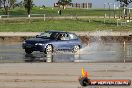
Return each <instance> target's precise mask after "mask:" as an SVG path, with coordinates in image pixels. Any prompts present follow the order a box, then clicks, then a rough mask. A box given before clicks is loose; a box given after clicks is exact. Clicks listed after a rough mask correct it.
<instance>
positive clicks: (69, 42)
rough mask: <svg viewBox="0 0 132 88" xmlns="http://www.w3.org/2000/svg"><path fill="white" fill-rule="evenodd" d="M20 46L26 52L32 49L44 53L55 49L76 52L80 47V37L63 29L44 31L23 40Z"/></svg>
mask: <svg viewBox="0 0 132 88" xmlns="http://www.w3.org/2000/svg"><path fill="white" fill-rule="evenodd" d="M22 48H23V49H25V52H26V53H27V54H31V53H32V52H33V51H40V52H44V53H45V54H47V53H51V52H55V51H57V50H71V51H72V52H78V51H79V50H80V48H82V42H81V39H80V38H79V37H78V36H77V35H76V34H75V33H70V32H64V31H45V32H43V33H41V34H40V35H36V37H34V38H30V39H27V40H25V41H24V42H23V44H22Z"/></svg>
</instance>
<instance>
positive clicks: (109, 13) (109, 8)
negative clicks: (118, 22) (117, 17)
mask: <svg viewBox="0 0 132 88" xmlns="http://www.w3.org/2000/svg"><path fill="white" fill-rule="evenodd" d="M108 6H109V18H110V3H108Z"/></svg>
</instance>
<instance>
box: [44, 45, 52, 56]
mask: <svg viewBox="0 0 132 88" xmlns="http://www.w3.org/2000/svg"><path fill="white" fill-rule="evenodd" d="M52 52H53V47H52V45H47V46H46V49H45V53H46V54H47V53H52Z"/></svg>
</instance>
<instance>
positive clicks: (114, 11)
mask: <svg viewBox="0 0 132 88" xmlns="http://www.w3.org/2000/svg"><path fill="white" fill-rule="evenodd" d="M113 6H114V18H116V4H115V3H113Z"/></svg>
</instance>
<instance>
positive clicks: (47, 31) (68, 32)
mask: <svg viewBox="0 0 132 88" xmlns="http://www.w3.org/2000/svg"><path fill="white" fill-rule="evenodd" d="M46 32H57V33H70V32H66V31H57V30H49V31H46Z"/></svg>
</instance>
